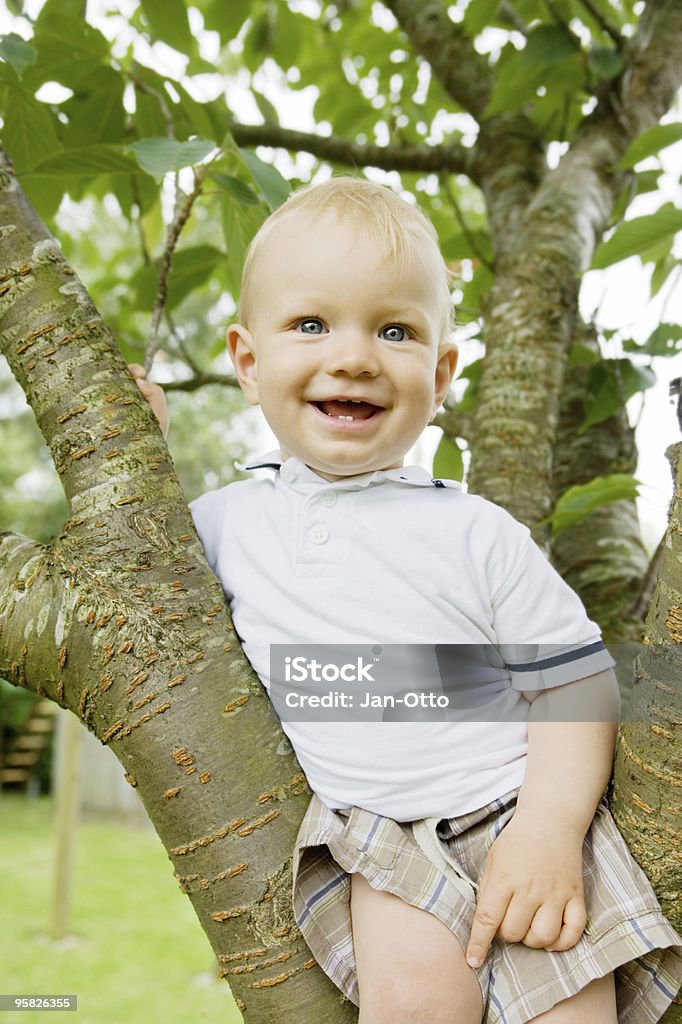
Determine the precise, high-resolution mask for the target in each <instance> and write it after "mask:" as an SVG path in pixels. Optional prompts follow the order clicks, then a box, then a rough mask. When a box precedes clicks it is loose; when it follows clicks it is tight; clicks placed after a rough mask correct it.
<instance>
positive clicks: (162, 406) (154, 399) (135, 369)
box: [128, 363, 168, 437]
mask: <svg viewBox="0 0 682 1024" xmlns="http://www.w3.org/2000/svg"><path fill="white" fill-rule="evenodd" d="M128 369H129V370H130V372H131V374H132V375H133V379H134V381H135V383H136V384H137V386H138V388H139V389H140V391H141V392H142V394H143V395H144V397H145V398H146V399H147V401H148V402H149V405H150V407H151V410H152V412H153V413H154V415H155V416H156V418H157V420H158V421H159V426H160V427H161V433H162V434H163V436H164V437H167V435H168V405H167V404H166V396H165V395H164V393H163V388H160V387H159V385H158V384H152V383H151V381H148V380H145V378H146V376H147V371H146V370H145V368H144V366H140V365H139V364H138V363H129V364H128Z"/></svg>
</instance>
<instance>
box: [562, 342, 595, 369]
mask: <svg viewBox="0 0 682 1024" xmlns="http://www.w3.org/2000/svg"><path fill="white" fill-rule="evenodd" d="M599 362H601V356H600V354H599V352H595V351H594V349H592V348H588V347H587V346H586V345H581V344H580V342H579V341H576V342H575V343H574V344H573V346H572V348H571V351H570V353H569V356H568V365H569V366H594V365H595V364H596V363H599Z"/></svg>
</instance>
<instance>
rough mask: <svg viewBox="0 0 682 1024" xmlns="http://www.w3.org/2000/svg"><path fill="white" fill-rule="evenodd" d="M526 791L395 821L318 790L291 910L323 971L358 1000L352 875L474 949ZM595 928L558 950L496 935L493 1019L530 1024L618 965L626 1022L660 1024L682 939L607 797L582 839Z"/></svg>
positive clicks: (297, 863) (300, 841)
mask: <svg viewBox="0 0 682 1024" xmlns="http://www.w3.org/2000/svg"><path fill="white" fill-rule="evenodd" d="M517 794H518V789H514V790H513V791H511V792H510V793H508V794H507V795H506V796H504V797H502V798H500V799H497V800H494V801H492V802H491V803H489V804H486V806H485V807H481V808H479V809H478V810H476V811H473V812H471V813H470V814H465V815H461V816H459V817H457V818H449V819H442V820H440V821H438V820H437V819H426V820H425V821H422V822H396V821H393V820H392V819H391V818H384V817H382V816H381V815H378V814H374V813H373V812H371V811H365V810H362V809H361V808H357V807H353V808H351V809H350V810H347V811H331V810H329V808H328V807H326V806H325V805H324V804H323V803H322V801H321V800H320V799H319V798H318V797H317V796H313V798H312V800H311V801H310V806H309V807H308V810H307V812H306V815H305V818H304V819H303V822H302V823H301V828H300V830H299V834H298V838H297V840H296V849H295V853H294V885H293V900H294V914H295V917H296V921H297V924H298V926H299V928H300V929H301V932H302V933H303V936H304V938H305V940H306V942H307V944H308V946H309V947H310V949H311V951H312V953H313V955H314V957H315V959H316V960H317V962H318V964H319V965H320V967H321V968H322V969H323V970H324V971H325V972H326V974H328V975H329V977H330V978H331V980H332V981H333V982H334V983H335V984H336V985H337V986H338V988H340V989H341V991H342V992H343V993H344V995H345V996H347V998H348V999H350V1000H351V1001H352V1002H353V1003H355V1004H356V1005H358V984H357V977H356V970H355V956H354V952H353V937H352V931H351V917H350V887H351V883H350V877H349V875H350V874H352V873H353V872H356V871H357V872H360V873H361V874H362V875H364V876H365V878H366V879H367V881H368V882H369V883H370V885H372V886H373V887H374V888H375V889H381V890H384V891H386V892H390V893H394V894H395V895H396V896H399V897H400V898H401V899H403V900H405V902H406V903H409V904H411V905H412V906H415V907H420V908H421V909H423V910H426V911H429V912H430V913H432V914H434V915H435V916H436V917H437V918H438V919H439V920H440V921H442V922H443V923H444V924H445V925H447V927H448V928H449V929H450V931H451V932H452V933H453V934H454V935H455V936H456V938H457V939H458V941H459V943H460V945H461V946H462V948H463V949H466V947H467V943H468V940H469V934H470V932H471V925H472V921H473V916H474V911H475V908H476V888H477V883H478V881H479V879H480V877H481V874H482V871H483V864H484V861H485V857H486V854H487V852H488V850H489V848H490V846H491V845H492V843H493V841H494V840H495V838H496V837H497V836H498V835H499V833H500V831H501V830H502V828H503V827H504V825H505V824H506V823H507V822H508V821H509V820H510V819H511V817H512V815H513V813H514V809H515V806H516V797H517ZM583 867H584V870H583V881H584V886H585V903H586V907H587V914H588V923H587V927H586V929H585V932H584V933H583V935H582V937H581V938H580V940H579V941H578V943H577V944H576V945H575V946H574V947H573V948H572V949H569V950H566V951H565V952H560V953H548V952H546V951H545V950H542V949H531V948H530V947H528V946H524V945H523V944H522V943H505V942H502V941H498V940H495V941H494V942H493V944H492V946H491V949H490V952H489V954H488V957H487V960H486V963H485V964H483V965H482V967H481V968H480V969H479V970H478V971H477V972H476V974H477V977H478V980H479V983H480V985H481V991H482V993H483V1003H484V1006H485V1012H484V1015H483V1021H484V1022H485V1024H525V1022H526V1021H530V1020H533V1018H534V1017H537V1016H538V1015H539V1014H540V1013H543V1012H544V1011H545V1010H548V1009H549V1008H550V1007H552V1006H554V1005H555V1004H556V1003H558V1002H560V1001H561V1000H562V999H566V998H568V997H569V996H572V995H575V993H576V992H579V991H580V989H582V988H584V987H585V986H586V985H587V984H589V982H591V981H593V980H594V979H596V978H600V977H603V976H604V975H606V974H608V973H609V972H611V971H615V979H616V996H617V1006H618V1021H619V1024H625V1022H627V1024H645V1022H646V1024H649V1022H651V1024H653V1022H654V1021H658V1020H660V1018H661V1016H662V1015H663V1013H664V1011H665V1009H666V1008H667V1007H668V1006H669V1004H670V1003H671V1002H672V1001H673V999H674V998H675V996H676V993H677V992H678V990H679V987H680V984H682V939H680V936H679V935H678V934H677V933H676V932H675V930H674V929H673V928H672V926H671V925H670V924H669V923H668V921H667V920H666V919H665V917H664V916H663V914H662V912H661V909H660V906H659V904H658V901H657V899H656V896H655V894H654V891H653V889H652V888H651V884H650V883H649V881H648V879H647V877H646V875H645V874H644V872H643V871H642V870H641V868H639V866H638V865H637V864H636V863H635V861H634V860H633V859H632V857H631V855H630V853H629V851H628V848H627V846H626V845H625V842H624V840H623V838H622V836H621V835H620V833H619V832H618V829H617V828H616V825H615V822H614V821H613V818H612V817H611V814H610V812H609V810H608V807H607V805H606V802H605V801H602V802H601V803H600V805H599V807H598V808H597V812H596V814H595V817H594V821H593V822H592V825H591V826H590V829H589V831H588V833H587V836H586V837H585V842H584V846H583Z"/></svg>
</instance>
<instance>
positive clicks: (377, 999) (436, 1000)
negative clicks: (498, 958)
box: [358, 972, 483, 1024]
mask: <svg viewBox="0 0 682 1024" xmlns="http://www.w3.org/2000/svg"><path fill="white" fill-rule="evenodd" d="M471 980H472V984H471V985H465V986H462V987H461V989H457V988H455V987H454V986H453V985H452V984H451V983H448V982H449V979H444V978H442V977H438V978H433V977H429V975H428V972H425V973H424V974H421V975H417V976H414V975H412V976H406V975H405V974H401V975H399V976H393V977H390V978H385V979H384V980H383V981H382V982H379V981H378V980H375V981H374V983H373V984H372V986H371V988H370V989H369V991H363V989H362V988H361V990H360V1017H359V1021H358V1024H481V1020H482V1015H483V1000H482V997H481V991H480V988H479V985H478V982H477V981H476V979H475V977H473V976H472V979H471ZM444 982H445V984H444Z"/></svg>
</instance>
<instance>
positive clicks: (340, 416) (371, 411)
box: [312, 398, 384, 423]
mask: <svg viewBox="0 0 682 1024" xmlns="http://www.w3.org/2000/svg"><path fill="white" fill-rule="evenodd" d="M312 404H313V405H314V406H315V407H316V408H317V409H319V410H320V412H322V413H324V415H325V416H329V417H330V418H331V419H335V420H342V421H344V422H346V423H349V422H353V421H355V420H369V419H371V418H372V416H376V415H377V413H380V412H383V411H384V410H383V407H382V406H380V405H373V404H372V403H371V402H365V401H362V400H361V399H351V398H345V399H344V398H334V399H330V400H329V401H325V402H313V403H312Z"/></svg>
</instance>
